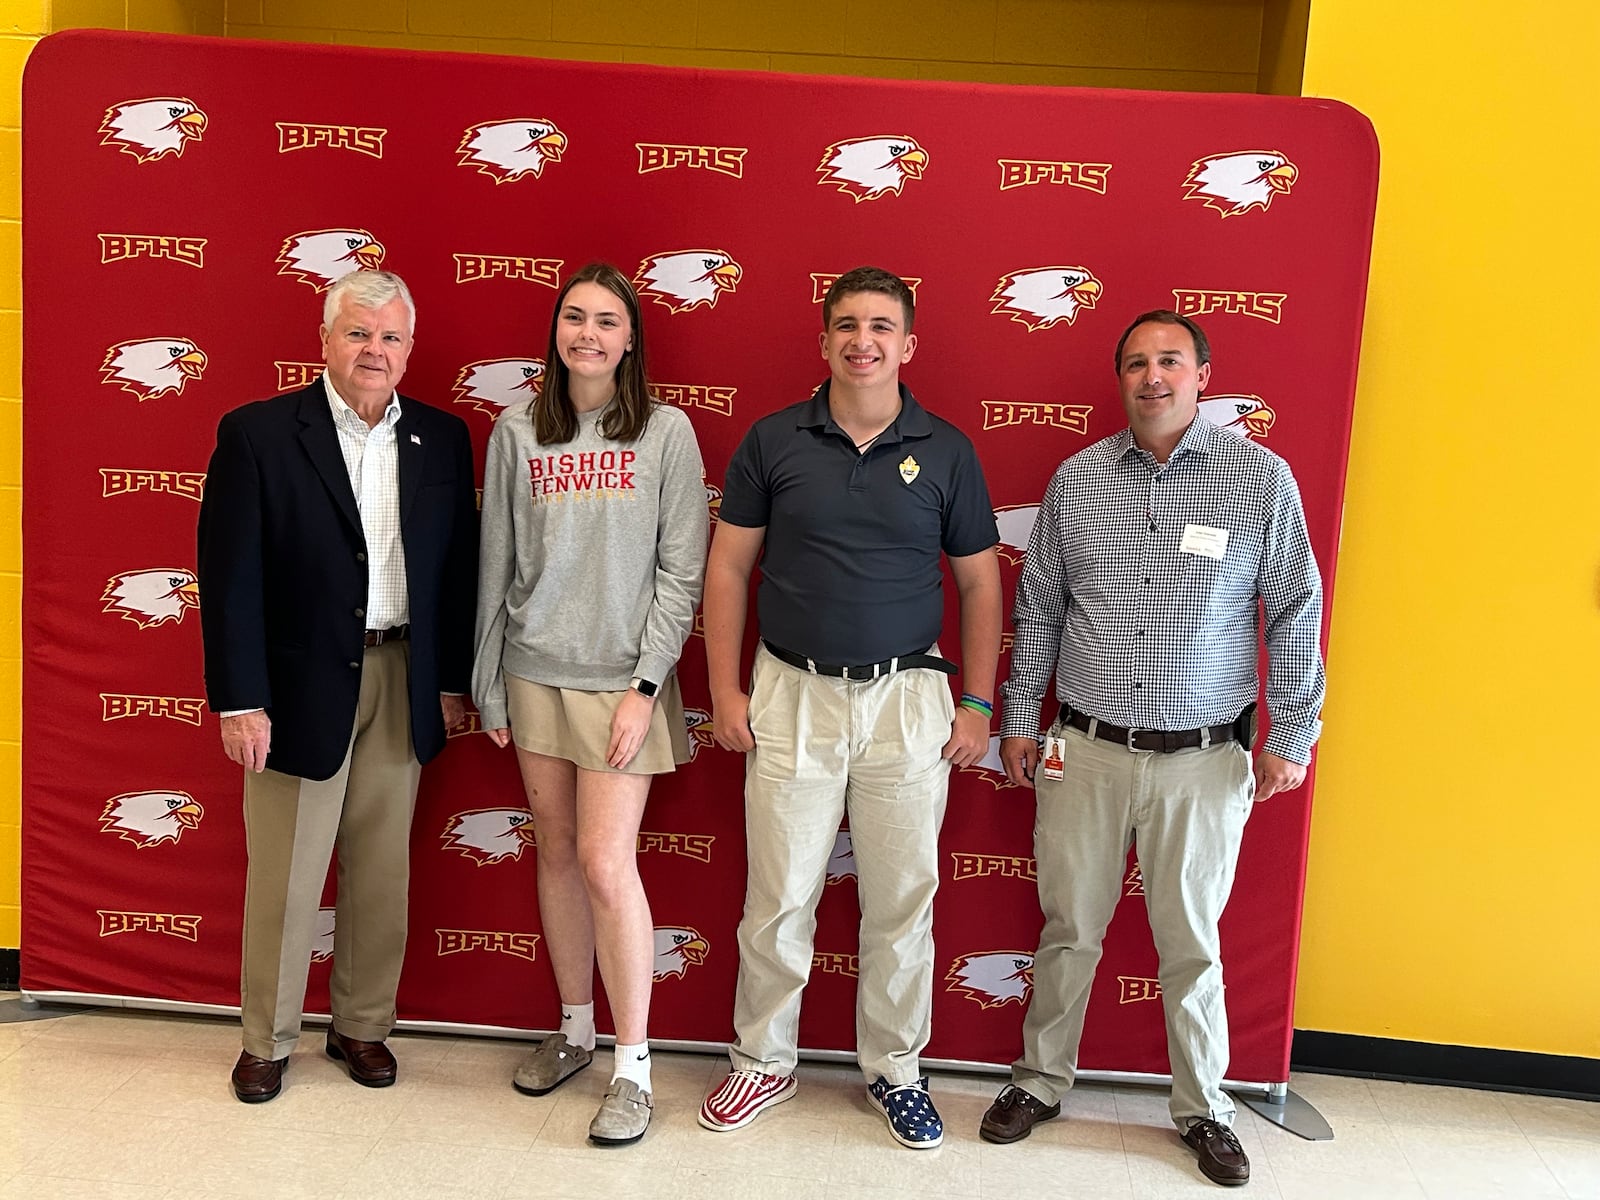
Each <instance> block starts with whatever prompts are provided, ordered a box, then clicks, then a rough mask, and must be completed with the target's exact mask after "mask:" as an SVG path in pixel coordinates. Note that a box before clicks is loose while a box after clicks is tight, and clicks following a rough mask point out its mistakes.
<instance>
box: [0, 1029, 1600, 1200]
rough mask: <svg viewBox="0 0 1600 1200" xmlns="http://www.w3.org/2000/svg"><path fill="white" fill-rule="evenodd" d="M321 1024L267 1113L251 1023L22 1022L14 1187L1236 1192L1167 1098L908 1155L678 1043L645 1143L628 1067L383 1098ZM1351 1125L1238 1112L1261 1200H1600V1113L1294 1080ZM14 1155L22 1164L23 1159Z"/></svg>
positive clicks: (954, 1101) (984, 1081)
mask: <svg viewBox="0 0 1600 1200" xmlns="http://www.w3.org/2000/svg"><path fill="white" fill-rule="evenodd" d="M322 1039H323V1035H322V1031H321V1030H320V1029H308V1030H307V1031H306V1034H305V1037H304V1039H303V1040H302V1043H301V1045H300V1046H299V1048H298V1049H297V1050H296V1052H295V1054H294V1056H293V1058H292V1060H291V1065H290V1067H289V1072H288V1075H287V1076H286V1079H285V1089H284V1094H283V1095H282V1096H281V1097H279V1098H278V1099H277V1100H274V1101H272V1102H270V1103H268V1104H253V1105H243V1104H240V1103H238V1101H237V1100H235V1099H234V1097H233V1094H232V1091H231V1089H230V1088H229V1086H228V1071H229V1069H230V1068H231V1067H232V1065H233V1060H234V1058H235V1057H236V1056H237V1053H238V1027H237V1025H236V1023H234V1022H232V1021H219V1020H205V1019H194V1018H187V1017H182V1016H153V1015H150V1014H141V1013H137V1012H133V1011H128V1010H103V1011H95V1012H90V1011H85V1012H78V1013H74V1014H72V1015H70V1016H67V1017H62V1018H55V1019H52V1020H48V1021H40V1022H31V1023H19V1024H11V1025H5V1026H0V1195H4V1196H6V1197H10V1196H17V1197H26V1198H27V1200H78V1198H79V1197H85V1198H87V1197H93V1198H94V1200H102V1198H104V1200H239V1198H241V1197H250V1198H251V1200H278V1198H279V1197H282V1198H283V1200H341V1198H343V1200H367V1198H368V1197H382V1198H383V1200H403V1198H404V1197H410V1196H416V1197H426V1198H427V1200H435V1198H438V1200H451V1198H453V1197H467V1198H473V1200H476V1198H480V1197H482V1198H492V1200H499V1198H500V1197H506V1198H511V1197H516V1198H519V1200H520V1198H521V1197H527V1196H538V1197H540V1198H541V1200H543V1198H546V1197H548V1198H549V1200H594V1198H595V1197H604V1196H627V1195H632V1196H638V1197H654V1196H672V1197H673V1198H674V1200H722V1198H723V1197H729V1198H730V1200H731V1198H733V1197H737V1198H738V1200H767V1198H768V1197H772V1198H773V1200H904V1197H905V1196H907V1195H916V1196H921V1197H942V1196H950V1197H959V1198H960V1200H1015V1197H1017V1196H1019V1195H1049V1196H1051V1197H1053V1198H1055V1200H1077V1198H1079V1197H1082V1198H1083V1200H1179V1198H1187V1197H1192V1198H1194V1200H1205V1198H1209V1200H1216V1198H1217V1197H1218V1196H1219V1195H1220V1194H1222V1193H1220V1192H1219V1189H1217V1187H1216V1186H1215V1185H1214V1184H1212V1183H1210V1182H1209V1181H1207V1180H1206V1179H1205V1178H1204V1177H1203V1176H1201V1174H1200V1172H1199V1169H1198V1167H1197V1166H1196V1164H1195V1159H1194V1155H1193V1153H1192V1152H1191V1151H1190V1150H1189V1149H1188V1148H1187V1147H1186V1146H1184V1145H1183V1144H1182V1142H1181V1141H1179V1139H1178V1137H1177V1134H1176V1132H1175V1131H1174V1130H1173V1127H1172V1123H1171V1121H1170V1120H1169V1118H1168V1116H1167V1094H1166V1092H1165V1090H1163V1089H1160V1088H1144V1087H1112V1086H1110V1085H1101V1084H1086V1085H1084V1086H1082V1087H1079V1088H1076V1089H1074V1090H1073V1091H1072V1092H1070V1093H1068V1095H1067V1096H1066V1097H1065V1098H1064V1099H1063V1102H1062V1110H1063V1113H1062V1116H1061V1118H1059V1119H1057V1120H1055V1121H1051V1122H1047V1123H1045V1124H1043V1125H1040V1126H1038V1127H1037V1128H1036V1129H1035V1130H1034V1132H1033V1134H1032V1136H1031V1137H1029V1138H1028V1139H1026V1140H1025V1141H1022V1142H1019V1143H1017V1144H1015V1145H1011V1146H993V1145H990V1144H989V1143H986V1142H983V1141H981V1140H979V1138H978V1122H979V1121H980V1119H981V1118H982V1115H983V1112H984V1110H985V1109H987V1108H988V1106H989V1104H990V1102H991V1101H992V1100H993V1098H994V1096H995V1095H996V1093H998V1091H999V1090H1000V1088H1001V1087H1002V1086H1003V1085H1004V1083H1005V1080H1004V1078H1002V1077H999V1076H993V1077H991V1076H981V1075H961V1074H955V1073H947V1072H940V1073H936V1074H935V1075H934V1077H933V1080H932V1088H933V1096H934V1100H935V1103H936V1104H937V1105H938V1107H939V1111H940V1113H941V1114H942V1115H943V1117H944V1119H945V1144H944V1145H943V1146H942V1147H941V1148H940V1149H938V1150H933V1151H917V1150H909V1149H906V1148H904V1147H901V1146H899V1145H897V1144H896V1143H895V1142H894V1141H893V1140H892V1139H891V1138H890V1136H889V1132H888V1129H887V1127H886V1124H885V1122H884V1120H883V1116H882V1114H881V1113H880V1112H879V1111H878V1110H877V1109H876V1108H875V1107H873V1106H871V1105H870V1104H869V1103H868V1101H867V1098H866V1091H865V1083H864V1082H863V1080H862V1079H861V1076H860V1072H859V1071H858V1070H857V1069H856V1068H855V1067H854V1065H849V1064H827V1065H807V1066H803V1067H801V1068H800V1070H799V1071H798V1072H797V1076H798V1078H799V1080H800V1088H799V1091H798V1092H797V1094H796V1096H795V1098H794V1099H793V1100H791V1101H789V1102H788V1103H785V1104H783V1105H780V1106H779V1107H777V1108H775V1109H772V1110H771V1111H769V1112H767V1113H765V1114H763V1115H762V1116H761V1117H760V1118H759V1119H758V1120H757V1121H756V1122H755V1123H754V1124H752V1125H751V1126H750V1127H749V1128H748V1129H744V1130H740V1131H738V1132H735V1133H731V1134H714V1133H710V1132H707V1131H706V1130H703V1129H701V1128H700V1126H699V1125H698V1123H697V1122H696V1120H695V1115H696V1113H697V1112H698V1110H699V1106H700V1102H701V1100H702V1099H703V1098H704V1096H705V1094H706V1092H707V1091H708V1090H709V1089H710V1088H711V1087H712V1086H713V1085H714V1084H715V1083H716V1082H717V1081H719V1080H720V1079H721V1077H722V1075H723V1073H724V1072H725V1071H726V1070H727V1061H726V1059H725V1058H723V1057H721V1056H716V1055H709V1054H687V1053H673V1052H668V1051H660V1050H658V1051H657V1052H656V1055H655V1062H654V1085H655V1086H654V1096H655V1100H656V1109H655V1114H654V1119H653V1121H652V1124H651V1128H650V1130H649V1132H648V1133H647V1134H646V1135H645V1138H644V1140H643V1141H642V1142H641V1143H640V1144H639V1145H637V1146H633V1147H625V1148H620V1149H614V1150H602V1149H598V1148H596V1147H594V1146H591V1145H590V1144H589V1142H588V1138H587V1133H588V1124H589V1119H590V1118H591V1117H592V1116H593V1115H594V1111H595V1108H596V1107H597V1106H598V1105H599V1102H600V1097H601V1094H602V1093H603V1092H604V1090H605V1087H606V1083H607V1081H608V1079H609V1078H610V1073H611V1052H610V1050H609V1049H607V1048H602V1049H601V1051H600V1053H599V1054H597V1055H596V1058H595V1063H594V1065H593V1066H592V1067H590V1068H589V1069H588V1070H586V1071H584V1072H582V1073H581V1074H580V1075H578V1076H577V1077H575V1078H574V1079H573V1080H571V1081H570V1082H569V1083H567V1084H566V1085H564V1086H563V1087H562V1088H560V1089H559V1090H558V1091H557V1092H555V1093H552V1094H551V1095H549V1096H545V1097H538V1098H534V1097H527V1096H522V1095H520V1094H518V1093H517V1092H515V1091H514V1090H513V1089H512V1088H511V1086H510V1078H511V1073H512V1071H513V1070H514V1069H515V1067H516V1064H517V1063H518V1062H519V1061H520V1060H521V1058H522V1057H523V1056H524V1055H525V1054H526V1053H527V1052H528V1049H529V1043H527V1042H522V1041H514V1040H485V1039H473V1038H455V1037H445V1036H399V1037H396V1038H395V1039H394V1047H395V1053H396V1056H397V1057H398V1059H399V1060H400V1081H399V1083H398V1084H396V1085H395V1086H394V1087H391V1088H362V1087H359V1086H357V1085H356V1084H354V1083H353V1082H351V1080H350V1079H349V1077H348V1075H347V1073H346V1072H345V1070H344V1069H343V1068H342V1067H341V1066H340V1065H339V1064H337V1063H334V1062H332V1061H330V1060H329V1059H328V1058H327V1057H326V1056H325V1055H324V1054H323V1052H322ZM1291 1086H1292V1087H1294V1089H1295V1090H1296V1091H1297V1092H1298V1093H1299V1094H1300V1095H1302V1096H1304V1097H1305V1098H1306V1099H1307V1100H1308V1101H1309V1102H1310V1103H1312V1104H1314V1105H1315V1106H1316V1107H1317V1108H1318V1109H1319V1110H1320V1111H1321V1112H1322V1113H1323V1115H1324V1116H1326V1117H1327V1118H1328V1119H1329V1121H1330V1122H1331V1123H1332V1124H1333V1126H1334V1132H1335V1138H1334V1140H1333V1141H1332V1142H1306V1141H1302V1140H1301V1139H1299V1138H1296V1137H1294V1136H1293V1135H1292V1134H1289V1133H1287V1132H1285V1131H1283V1130H1279V1129H1276V1128H1274V1127H1273V1126H1271V1125H1270V1124H1269V1123H1267V1122H1265V1121H1261V1120H1259V1119H1258V1118H1256V1117H1255V1116H1254V1114H1252V1113H1251V1112H1249V1111H1248V1110H1245V1109H1241V1111H1240V1114H1239V1117H1238V1120H1237V1123H1236V1126H1235V1128H1236V1131H1237V1133H1238V1134H1239V1138H1240V1141H1241V1143H1242V1144H1243V1145H1244V1147H1245V1149H1246V1152H1247V1153H1249V1155H1250V1158H1251V1174H1252V1179H1251V1183H1250V1186H1249V1189H1248V1190H1247V1191H1246V1192H1242V1193H1240V1194H1241V1195H1243V1196H1247V1197H1249V1198H1250V1200H1272V1198H1274V1197H1277V1198H1279V1200H1539V1198H1543V1197H1548V1198H1550V1200H1600V1104H1589V1103H1584V1102H1581V1101H1570V1100H1558V1099H1550V1098H1545V1097H1537V1096H1517V1095H1499V1094H1494V1093H1487V1092H1477V1091H1471V1090H1467V1089H1459V1088H1440V1087H1423V1086H1416V1085H1405V1084H1397V1083H1388V1082H1383V1081H1368V1080H1361V1079H1351V1078H1341V1077H1337V1076H1323V1075H1296V1076H1295V1077H1294V1079H1293V1080H1292V1081H1291ZM13 1147H15V1151H14V1152H12V1153H10V1154H9V1155H8V1154H7V1151H9V1150H11V1148H13Z"/></svg>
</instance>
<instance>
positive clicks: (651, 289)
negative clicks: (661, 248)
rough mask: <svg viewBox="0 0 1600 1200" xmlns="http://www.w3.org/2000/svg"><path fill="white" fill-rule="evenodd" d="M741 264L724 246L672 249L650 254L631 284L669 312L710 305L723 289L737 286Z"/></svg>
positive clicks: (728, 289) (733, 288)
mask: <svg viewBox="0 0 1600 1200" xmlns="http://www.w3.org/2000/svg"><path fill="white" fill-rule="evenodd" d="M743 277H744V268H743V267H741V266H740V265H739V264H738V263H736V262H734V261H733V256H732V255H730V254H729V253H728V252H727V251H726V250H676V251H673V252H672V253H669V254H652V255H651V256H650V257H649V258H647V259H645V260H644V261H643V262H641V263H640V264H639V270H638V273H637V274H635V275H634V277H633V286H634V287H636V288H638V289H639V292H640V294H641V295H645V296H649V297H650V298H651V299H652V300H654V301H656V303H658V304H665V305H666V306H667V308H668V310H669V311H671V312H675V313H678V312H688V311H689V310H690V309H691V308H698V307H700V305H702V304H704V305H705V306H706V307H707V308H712V307H714V306H715V305H716V303H717V301H718V300H719V299H721V298H722V294H723V293H724V292H731V291H734V290H736V289H737V288H738V286H739V280H740V279H742V278H743Z"/></svg>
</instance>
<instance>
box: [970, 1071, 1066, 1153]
mask: <svg viewBox="0 0 1600 1200" xmlns="http://www.w3.org/2000/svg"><path fill="white" fill-rule="evenodd" d="M1060 1115H1061V1105H1060V1104H1046V1103H1045V1102H1044V1101H1043V1100H1041V1099H1039V1097H1037V1096H1035V1095H1034V1094H1033V1093H1032V1092H1026V1091H1023V1090H1022V1089H1021V1088H1019V1087H1017V1086H1016V1084H1013V1083H1008V1084H1006V1086H1005V1087H1004V1088H1003V1089H1002V1090H1001V1092H1000V1094H999V1095H998V1096H996V1097H995V1098H994V1103H993V1104H991V1105H990V1106H989V1111H988V1112H986V1113H984V1114H983V1123H982V1124H981V1125H979V1126H978V1136H979V1137H981V1138H982V1139H983V1140H984V1141H986V1142H998V1143H999V1144H1000V1145H1002V1146H1004V1145H1005V1144H1006V1143H1008V1142H1020V1141H1021V1140H1022V1139H1023V1138H1025V1137H1027V1136H1028V1135H1029V1134H1030V1133H1032V1132H1033V1127H1034V1126H1035V1125H1037V1124H1039V1122H1041V1121H1049V1120H1053V1119H1054V1118H1056V1117H1059V1116H1060Z"/></svg>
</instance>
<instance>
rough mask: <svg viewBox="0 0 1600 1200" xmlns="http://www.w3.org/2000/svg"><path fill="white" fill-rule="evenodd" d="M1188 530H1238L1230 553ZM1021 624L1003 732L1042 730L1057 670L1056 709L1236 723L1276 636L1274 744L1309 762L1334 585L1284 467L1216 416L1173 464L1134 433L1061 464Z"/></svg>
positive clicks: (1043, 513) (1135, 723)
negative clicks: (1196, 539)
mask: <svg viewBox="0 0 1600 1200" xmlns="http://www.w3.org/2000/svg"><path fill="white" fill-rule="evenodd" d="M1190 525H1196V526H1203V527H1205V528H1207V529H1211V530H1226V531H1227V544H1226V549H1225V551H1224V552H1223V553H1222V555H1221V557H1218V558H1213V557H1209V556H1207V555H1204V554H1200V553H1194V552H1192V551H1188V550H1183V549H1180V546H1181V545H1182V543H1183V541H1184V534H1185V529H1186V528H1187V527H1188V526H1190ZM1212 540H1213V542H1214V541H1215V540H1216V539H1215V538H1214V537H1213V539H1212ZM1263 614H1264V615H1265V624H1264V626H1263V621H1262V617H1263ZM1012 623H1013V626H1014V628H1015V635H1016V636H1015V642H1014V644H1013V647H1012V651H1011V677H1010V679H1008V680H1007V681H1006V683H1005V685H1004V687H1002V688H1001V695H1002V696H1003V698H1004V710H1003V719H1002V722H1001V733H1002V734H1003V735H1004V736H1006V737H1031V736H1033V735H1034V734H1036V733H1037V732H1038V730H1039V727H1040V720H1039V719H1040V706H1041V703H1042V701H1043V698H1044V693H1045V686H1046V684H1047V683H1048V682H1049V680H1050V675H1051V672H1052V671H1054V673H1055V678H1056V698H1057V700H1059V701H1060V702H1062V703H1065V704H1069V705H1071V706H1072V708H1073V709H1074V710H1076V711H1080V712H1084V713H1087V714H1088V715H1089V716H1092V717H1098V718H1099V719H1100V720H1102V721H1106V722H1109V723H1111V724H1113V725H1122V726H1126V727H1128V728H1132V729H1160V730H1183V729H1198V728H1201V727H1202V726H1206V725H1220V724H1223V723H1225V722H1229V721H1232V720H1233V719H1234V718H1236V717H1237V716H1238V715H1239V713H1240V712H1241V711H1243V709H1244V708H1245V706H1246V705H1248V704H1250V703H1251V702H1252V701H1254V700H1255V699H1256V697H1257V695H1258V694H1259V691H1260V678H1259V675H1258V673H1257V663H1258V661H1259V658H1260V643H1261V636H1262V633H1263V630H1264V632H1265V636H1266V646H1267V658H1268V673H1267V711H1268V713H1269V714H1270V716H1271V718H1272V720H1271V730H1270V732H1269V734H1268V737H1267V740H1266V742H1265V744H1264V747H1263V748H1264V749H1266V750H1269V751H1271V752H1272V753H1274V754H1278V755H1281V756H1282V757H1284V758H1287V759H1290V760H1291V761H1294V762H1297V763H1308V762H1310V761H1311V747H1312V746H1313V745H1314V744H1315V742H1316V740H1317V735H1318V734H1319V733H1320V732H1321V730H1322V722H1321V721H1320V720H1319V714H1320V713H1321V710H1322V696H1323V690H1324V686H1325V685H1324V679H1323V670H1322V654H1321V649H1320V641H1321V626H1322V578H1321V576H1320V574H1319V573H1318V571H1317V564H1316V561H1315V560H1314V559H1313V558H1312V555H1311V543H1310V540H1309V538H1308V536H1307V533H1306V520H1305V512H1304V510H1303V509H1302V508H1301V505H1300V491H1299V489H1298V488H1297V487H1296V486H1295V481H1294V476H1293V475H1292V474H1290V472H1289V467H1288V464H1287V463H1285V462H1284V461H1283V460H1282V459H1281V458H1279V457H1278V456H1277V455H1275V454H1273V453H1272V452H1270V451H1268V450H1266V449H1264V448H1262V447H1261V446H1258V445H1256V444H1255V443H1254V442H1250V441H1246V440H1245V439H1243V438H1241V437H1238V436H1237V435H1235V434H1232V433H1228V432H1226V431H1223V430H1220V429H1218V428H1217V427H1216V426H1214V425H1212V424H1211V423H1210V422H1208V421H1206V420H1205V419H1204V418H1196V420H1195V421H1194V423H1193V424H1192V425H1190V427H1189V429H1188V430H1187V431H1186V432H1185V433H1184V435H1183V438H1182V439H1181V440H1180V441H1179V442H1178V445H1177V447H1176V449H1174V451H1173V453H1172V455H1171V457H1170V458H1169V459H1168V461H1167V462H1166V463H1165V464H1161V463H1158V462H1156V460H1155V458H1154V456H1153V455H1151V454H1149V453H1148V452H1146V451H1144V450H1141V449H1140V448H1139V446H1138V445H1137V443H1136V442H1135V441H1134V438H1133V434H1132V432H1131V431H1130V430H1126V429H1124V430H1123V431H1122V432H1121V433H1118V434H1115V435H1113V436H1112V437H1109V438H1105V439H1103V440H1101V441H1099V442H1096V443H1095V444H1094V445H1092V446H1089V447H1087V448H1085V449H1084V450H1081V451H1080V452H1078V453H1077V454H1074V455H1073V456H1072V457H1071V458H1069V459H1067V461H1066V462H1064V463H1062V464H1061V467H1060V468H1059V469H1058V470H1057V471H1056V473H1055V477H1054V478H1052V479H1051V481H1050V486H1049V488H1048V489H1047V490H1046V491H1045V496H1044V502H1043V504H1042V505H1041V506H1040V509H1039V515H1038V519H1037V520H1036V521H1035V522H1034V526H1033V535H1032V538H1031V540H1030V541H1029V544H1028V553H1027V558H1026V560H1025V562H1024V564H1023V569H1022V577H1021V579H1020V580H1019V582H1018V584H1017V596H1016V604H1015V607H1014V609H1013V612H1012ZM1050 716H1051V717H1052V718H1053V717H1054V713H1053V712H1052V713H1051V714H1050Z"/></svg>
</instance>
